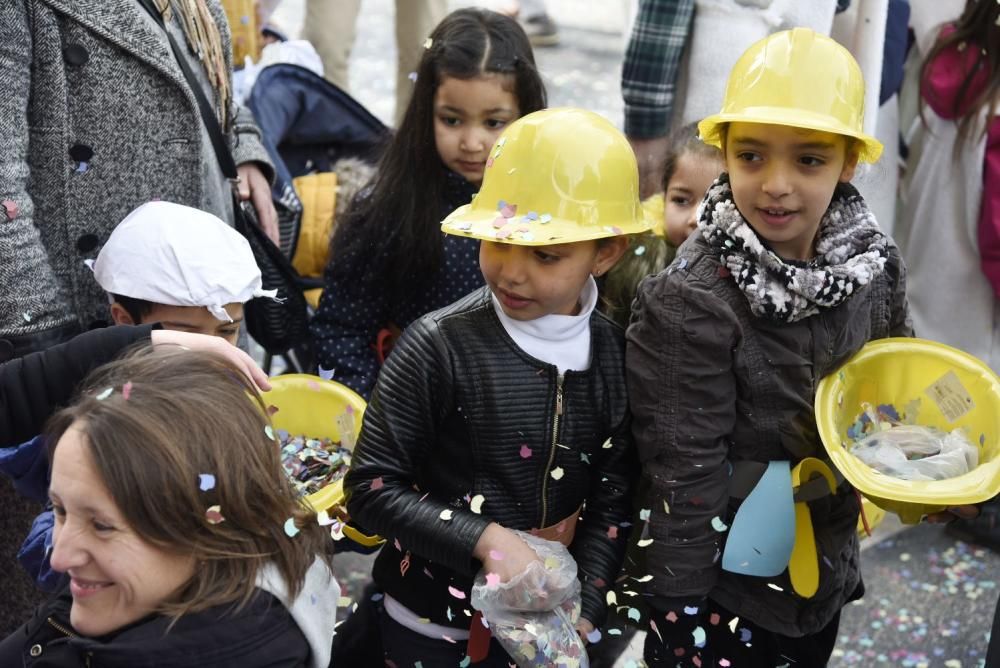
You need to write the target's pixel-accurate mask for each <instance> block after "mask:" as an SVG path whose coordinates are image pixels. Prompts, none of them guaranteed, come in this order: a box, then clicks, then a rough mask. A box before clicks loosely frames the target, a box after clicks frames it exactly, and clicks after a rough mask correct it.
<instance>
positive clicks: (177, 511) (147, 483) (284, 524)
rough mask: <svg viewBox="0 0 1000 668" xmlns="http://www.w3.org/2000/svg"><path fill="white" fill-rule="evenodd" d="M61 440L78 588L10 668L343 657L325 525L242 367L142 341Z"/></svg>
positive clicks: (78, 409) (48, 607)
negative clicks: (335, 647)
mask: <svg viewBox="0 0 1000 668" xmlns="http://www.w3.org/2000/svg"><path fill="white" fill-rule="evenodd" d="M47 435H48V437H49V443H50V461H51V462H52V479H51V485H50V489H49V495H50V498H51V501H52V505H53V510H54V512H55V515H56V525H55V535H54V545H53V550H52V554H51V563H52V567H53V568H54V569H56V570H57V571H60V572H63V573H65V574H66V575H67V576H68V586H67V587H66V588H65V589H64V590H63V591H62V592H61V593H60V594H59V595H57V596H56V597H54V598H53V599H51V600H50V601H49V602H47V603H45V604H43V605H42V606H40V608H39V609H38V611H37V612H36V613H35V615H34V617H33V619H31V620H30V621H29V622H28V623H27V624H25V625H24V626H23V627H22V628H21V629H19V630H18V631H16V632H15V633H14V634H13V635H12V636H10V637H8V638H7V639H6V640H5V641H3V642H2V643H0V665H4V666H11V665H22V662H23V665H24V666H43V665H44V666H122V667H125V666H129V667H134V666H150V665H157V666H219V667H222V666H234V667H235V666H239V667H241V668H245V667H253V666H268V667H272V666H296V667H298V666H302V667H306V666H308V667H309V668H319V667H321V666H322V667H324V668H325V667H326V666H327V665H328V664H329V660H330V647H331V644H332V641H333V627H334V622H335V613H336V604H337V600H338V598H339V595H340V589H339V587H338V586H337V583H336V581H335V580H334V578H333V575H332V572H331V571H330V567H329V558H328V557H326V556H325V545H324V543H325V536H324V531H323V528H322V527H321V526H320V525H319V523H318V522H317V520H316V516H315V515H314V514H313V513H312V512H310V511H308V510H306V509H305V508H304V507H303V506H302V505H301V504H300V502H299V501H298V500H297V498H296V496H295V494H294V492H293V490H292V488H291V486H290V485H289V483H288V481H287V479H286V478H285V475H284V473H283V471H282V469H281V464H280V461H279V453H278V448H277V446H276V444H275V441H274V438H273V431H272V429H271V426H270V425H269V423H268V419H267V417H266V411H265V410H264V405H263V402H262V400H261V399H260V396H259V395H258V394H257V393H256V390H255V388H254V386H253V384H252V382H251V381H250V380H248V379H247V378H246V377H245V376H244V374H243V373H242V372H241V371H240V369H239V368H238V367H236V366H234V365H233V364H231V363H230V362H229V361H228V360H226V359H223V358H222V357H219V356H216V355H213V354H211V353H205V352H198V351H190V350H182V349H175V350H162V349H160V350H155V351H154V350H150V349H148V348H147V349H141V350H140V351H138V352H137V353H135V354H134V355H132V356H130V357H128V358H126V359H124V360H121V361H118V362H114V363H112V364H110V365H108V366H106V367H104V368H103V369H101V370H99V371H98V372H96V373H95V374H94V375H93V376H91V378H90V379H89V381H88V382H87V383H86V389H85V390H84V391H83V393H82V394H81V396H80V398H79V399H78V400H77V402H76V404H75V405H73V406H71V407H70V408H67V409H65V410H63V411H62V412H60V413H58V414H57V415H56V416H55V417H54V418H53V420H52V422H51V423H50V426H49V430H48V433H47Z"/></svg>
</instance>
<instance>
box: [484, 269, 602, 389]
mask: <svg viewBox="0 0 1000 668" xmlns="http://www.w3.org/2000/svg"><path fill="white" fill-rule="evenodd" d="M492 301H493V310H494V311H496V314H497V317H498V318H500V324H502V325H503V328H504V329H505V330H506V331H507V333H508V334H509V335H510V338H512V339H514V343H516V344H517V346H518V347H519V348H520V349H521V350H523V351H524V352H526V353H528V354H529V355H531V356H532V357H534V358H536V359H539V360H541V361H543V362H546V363H548V364H552V365H554V366H555V367H556V368H558V369H559V373H565V372H566V371H583V370H585V369H587V368H589V367H590V314H591V313H593V312H594V308H596V307H597V283H596V282H594V278H593V277H590V278H588V279H587V282H586V284H585V285H584V286H583V290H582V291H581V292H580V313H579V314H578V315H556V314H551V315H543V316H542V317H540V318H535V319H534V320H515V319H514V318H511V317H510V316H508V315H507V314H506V313H504V312H503V307H502V306H501V305H500V302H499V301H498V300H497V298H496V295H492Z"/></svg>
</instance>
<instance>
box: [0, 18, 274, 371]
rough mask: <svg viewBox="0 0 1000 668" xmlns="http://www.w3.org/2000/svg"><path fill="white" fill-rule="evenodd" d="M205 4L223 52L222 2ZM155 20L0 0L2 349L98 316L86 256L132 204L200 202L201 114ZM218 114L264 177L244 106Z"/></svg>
mask: <svg viewBox="0 0 1000 668" xmlns="http://www.w3.org/2000/svg"><path fill="white" fill-rule="evenodd" d="M206 2H207V4H208V6H209V8H210V10H211V12H212V14H213V16H214V17H215V20H216V22H217V24H218V25H219V27H220V31H221V34H222V39H223V48H224V50H225V52H226V53H227V54H231V47H230V33H229V26H228V23H227V21H226V16H225V13H224V12H223V10H222V6H221V4H220V2H219V0H206ZM154 29H159V28H158V26H156V25H155V24H154V23H152V22H151V20H150V18H149V16H148V14H145V10H144V9H143V8H142V6H141V5H140V4H139V2H138V0H6V1H5V2H4V4H3V10H2V11H0V90H3V91H4V92H3V95H0V137H3V148H2V150H0V204H2V206H0V358H3V356H4V353H5V352H6V354H7V356H9V355H10V354H11V353H12V352H13V353H18V354H19V353H23V352H27V351H30V350H32V349H41V348H44V347H47V346H48V345H51V344H52V343H56V342H58V341H59V340H61V339H64V338H67V337H68V336H69V335H71V334H72V333H74V332H75V331H79V330H82V329H88V328H92V327H96V326H100V325H103V324H106V321H107V318H108V306H107V297H106V296H105V295H104V294H103V293H102V291H101V289H100V287H99V286H98V285H97V282H96V281H95V280H94V278H93V275H92V273H91V271H90V270H89V269H88V268H87V266H86V265H85V264H84V261H85V260H87V259H93V258H95V257H97V253H98V251H99V250H100V249H101V246H102V245H103V244H104V243H105V242H106V241H107V239H108V236H109V235H110V234H111V231H112V229H114V227H115V225H116V224H118V223H119V222H120V221H121V220H122V219H123V218H124V217H125V216H126V215H127V214H128V213H129V211H131V210H132V209H133V208H135V207H136V206H138V205H139V204H142V203H143V202H146V201H149V200H151V199H163V200H169V201H173V202H177V203H180V204H185V205H188V206H193V207H197V208H203V209H205V208H208V207H207V206H206V202H207V201H208V200H207V197H206V188H205V184H204V183H203V182H202V173H203V170H202V159H203V155H205V154H204V153H203V146H202V137H203V130H202V125H203V122H202V120H201V116H200V114H199V112H198V107H197V103H196V101H195V98H194V95H193V93H192V91H191V89H190V87H189V86H188V84H187V82H186V80H185V79H184V75H183V74H182V73H181V70H180V67H179V66H178V64H177V61H176V59H175V57H174V55H173V53H172V52H171V51H170V47H169V46H168V45H167V43H166V41H165V39H164V38H163V35H162V30H161V31H160V34H157V33H156V32H154ZM230 57H231V56H228V55H227V58H230ZM229 64H230V69H231V63H229ZM226 125H227V128H228V134H229V139H230V144H231V147H232V150H233V154H234V158H235V159H236V163H237V164H242V163H246V162H251V161H254V162H260V163H262V164H263V165H264V166H265V167H264V171H265V174H268V175H270V174H269V172H270V163H269V161H268V159H267V154H266V151H265V150H264V148H263V145H262V144H261V142H260V134H259V131H258V129H257V127H256V126H255V124H254V122H253V119H252V116H251V114H250V112H249V111H248V110H246V109H244V108H235V107H234V108H233V109H232V110H231V111H230V113H229V118H228V121H227V124H226ZM207 155H209V156H213V154H212V153H211V152H210V151H209V152H208V153H207ZM81 163H86V165H83V164H81ZM220 178H221V177H220ZM212 213H215V214H216V215H219V216H220V217H222V218H223V219H227V218H229V217H230V216H231V214H230V213H229V212H224V211H212Z"/></svg>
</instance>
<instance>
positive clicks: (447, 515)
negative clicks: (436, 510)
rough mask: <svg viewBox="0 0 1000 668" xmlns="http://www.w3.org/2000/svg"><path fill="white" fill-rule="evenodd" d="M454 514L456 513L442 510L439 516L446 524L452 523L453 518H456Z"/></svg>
mask: <svg viewBox="0 0 1000 668" xmlns="http://www.w3.org/2000/svg"><path fill="white" fill-rule="evenodd" d="M454 514H455V513H454V512H453V511H451V510H447V509H446V510H442V511H441V513H440V514H439V515H438V517H440V518H441V519H442V520H444V521H445V522H450V521H451V518H452V517H453V516H454Z"/></svg>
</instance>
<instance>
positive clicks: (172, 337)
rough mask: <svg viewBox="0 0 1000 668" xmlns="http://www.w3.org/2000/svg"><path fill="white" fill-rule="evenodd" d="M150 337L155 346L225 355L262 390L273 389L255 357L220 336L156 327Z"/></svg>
mask: <svg viewBox="0 0 1000 668" xmlns="http://www.w3.org/2000/svg"><path fill="white" fill-rule="evenodd" d="M149 338H150V340H151V341H152V342H153V346H154V347H155V346H162V345H169V346H180V347H181V348H191V349H194V350H207V351H209V352H213V353H215V354H217V355H220V356H222V357H225V358H226V359H227V360H228V361H229V362H230V363H231V364H233V365H235V366H236V368H238V369H239V370H240V371H242V372H243V374H244V375H245V376H246V377H247V378H249V379H250V380H251V381H252V382H253V384H254V385H256V386H257V387H258V388H260V390H261V392H267V391H268V390H270V389H271V383H269V382H268V380H267V374H266V373H264V372H263V371H261V369H260V367H259V366H257V363H256V362H254V361H253V358H252V357H250V356H249V355H247V354H246V353H245V352H243V351H242V350H240V349H239V348H237V347H236V346H234V345H232V344H230V343H229V342H227V341H226V340H225V339H222V338H219V337H218V336H208V335H207V334H195V333H193V332H179V331H176V330H171V329H154V330H153V331H152V332H151V333H150V336H149Z"/></svg>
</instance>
